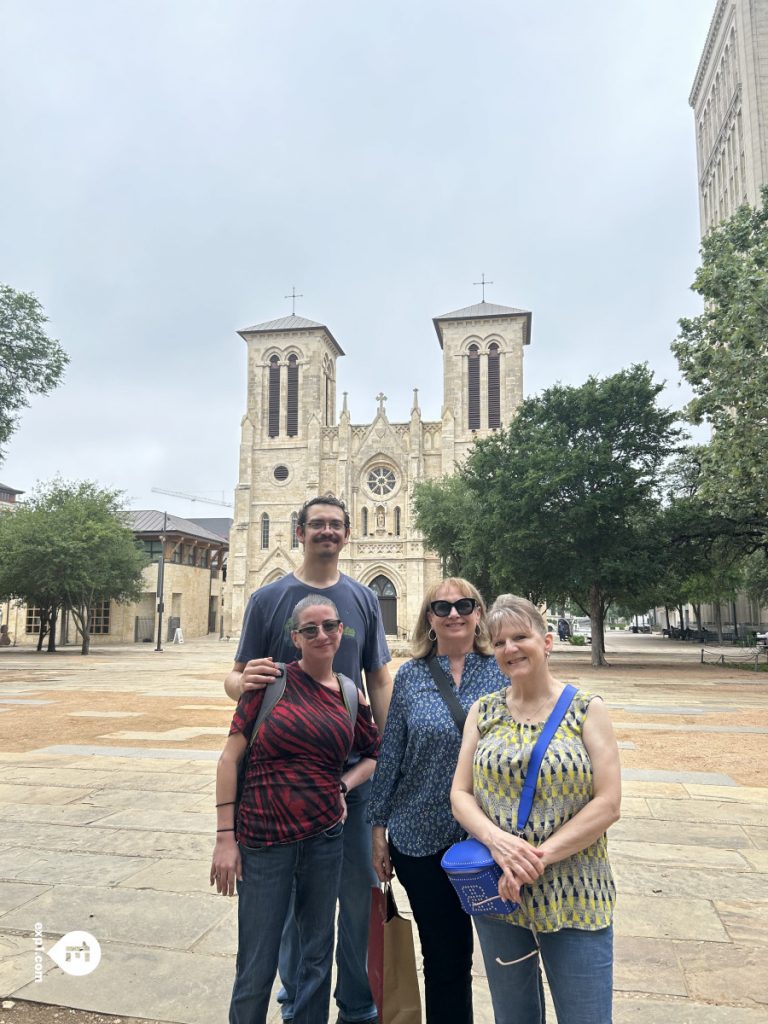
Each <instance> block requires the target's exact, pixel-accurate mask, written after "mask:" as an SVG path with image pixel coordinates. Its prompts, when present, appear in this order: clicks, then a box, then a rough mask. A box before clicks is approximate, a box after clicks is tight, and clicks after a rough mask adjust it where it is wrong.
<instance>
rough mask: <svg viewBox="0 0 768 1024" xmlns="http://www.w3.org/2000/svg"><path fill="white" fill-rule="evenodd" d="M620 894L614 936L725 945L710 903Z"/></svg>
mask: <svg viewBox="0 0 768 1024" xmlns="http://www.w3.org/2000/svg"><path fill="white" fill-rule="evenodd" d="M620 892H621V895H620V897H619V899H618V900H617V901H616V913H615V918H614V921H615V928H616V934H617V935H621V936H622V937H626V936H632V937H635V938H651V939H652V938H658V939H707V940H709V941H710V942H728V933H727V932H726V931H725V929H724V928H723V926H722V924H721V922H720V918H719V917H718V916H717V914H716V913H715V910H714V908H713V907H712V904H711V903H710V901H709V900H706V899H680V898H678V897H674V898H670V897H666V896H663V897H662V896H645V895H644V896H636V895H633V894H632V893H631V892H627V891H626V889H625V888H622V889H621V890H620ZM0 923H2V919H0Z"/></svg>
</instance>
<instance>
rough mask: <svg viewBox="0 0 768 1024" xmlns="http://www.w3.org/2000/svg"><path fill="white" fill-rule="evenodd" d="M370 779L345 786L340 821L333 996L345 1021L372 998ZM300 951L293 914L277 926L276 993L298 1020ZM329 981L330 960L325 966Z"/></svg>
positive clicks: (371, 1009) (357, 1016)
mask: <svg viewBox="0 0 768 1024" xmlns="http://www.w3.org/2000/svg"><path fill="white" fill-rule="evenodd" d="M370 795H371V782H370V780H369V781H368V782H364V783H363V784H362V785H361V786H356V787H355V789H353V790H350V792H349V794H348V796H347V820H346V823H345V825H344V861H343V866H342V869H341V885H340V887H339V921H338V930H339V938H338V944H337V946H336V965H337V980H336V988H335V990H334V993H333V995H334V998H335V1000H336V1005H337V1006H338V1008H339V1013H340V1015H341V1016H342V1017H343V1018H344V1020H346V1021H362V1020H369V1019H370V1018H371V1017H375V1016H376V1004H375V1003H374V1001H373V996H372V995H371V989H370V986H369V984H368V918H369V915H370V911H371V886H374V885H377V884H378V881H377V879H376V875H375V874H374V871H373V864H372V859H373V853H372V850H371V826H370V825H369V824H368V822H367V820H366V814H367V811H368V800H369V798H370ZM300 959H301V954H300V952H299V949H298V941H297V933H296V922H295V915H294V914H291V915H290V916H289V917H288V918H287V920H286V922H285V928H284V929H283V939H282V944H281V946H280V980H281V982H282V983H283V987H282V988H281V989H280V992H279V993H278V996H277V1001H278V1002H279V1003H280V1005H281V1010H282V1015H283V1020H298V1017H297V1014H296V994H297V978H298V974H299V966H300ZM328 971H329V978H328V984H329V985H330V964H329V966H328Z"/></svg>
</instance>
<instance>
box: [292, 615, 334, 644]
mask: <svg viewBox="0 0 768 1024" xmlns="http://www.w3.org/2000/svg"><path fill="white" fill-rule="evenodd" d="M340 622H341V619H324V620H323V622H321V623H320V626H322V627H323V632H324V633H327V634H328V636H331V634H333V633H335V632H336V630H337V629H338V628H339V623H340ZM320 626H316V625H315V624H314V623H311V624H310V625H309V626H297V628H296V629H295V630H294V633H301V635H302V636H305V637H306V638H307V640H314V639H315V637H316V636H317V634H318V633H319V632H320Z"/></svg>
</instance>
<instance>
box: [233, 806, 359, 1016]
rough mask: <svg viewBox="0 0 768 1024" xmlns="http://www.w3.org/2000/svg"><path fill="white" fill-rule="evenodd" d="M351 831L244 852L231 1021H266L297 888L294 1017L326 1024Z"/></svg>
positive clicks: (339, 829)
mask: <svg viewBox="0 0 768 1024" xmlns="http://www.w3.org/2000/svg"><path fill="white" fill-rule="evenodd" d="M343 833H344V828H343V826H342V825H341V823H339V824H338V825H334V826H333V828H330V829H328V831H327V832H323V833H321V834H320V835H319V836H313V837H312V838H310V839H301V840H299V841H298V842H296V843H285V844H282V845H279V846H263V847H260V848H258V849H251V848H249V847H247V846H241V847H240V855H241V857H242V863H243V877H242V880H241V881H239V882H238V883H237V894H238V897H239V900H238V908H237V930H238V944H237V967H236V973H235V984H234V988H233V989H232V1002H231V1003H230V1007H229V1024H265V1022H266V1019H267V1013H268V1011H269V997H270V993H271V991H272V984H273V982H274V980H275V974H276V973H277V959H278V953H279V949H280V936H281V934H282V931H283V924H284V922H285V915H286V913H287V912H288V906H289V903H290V900H291V890H292V888H293V889H294V890H295V904H294V906H295V909H294V914H295V920H296V927H297V933H298V945H299V950H300V961H301V965H300V970H299V974H298V977H297V982H296V1000H295V1004H294V1019H295V1021H296V1024H327V1021H328V1004H329V1002H330V995H331V985H330V971H331V954H332V950H333V925H334V913H335V910H336V894H337V891H338V885H339V877H340V875H341V861H342V850H343V840H342V836H343Z"/></svg>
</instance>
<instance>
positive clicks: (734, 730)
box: [613, 722, 768, 736]
mask: <svg viewBox="0 0 768 1024" xmlns="http://www.w3.org/2000/svg"><path fill="white" fill-rule="evenodd" d="M613 727H614V729H644V730H645V731H647V732H696V733H700V732H721V733H728V734H730V735H733V736H738V735H739V734H740V733H741V734H757V735H759V736H765V735H768V728H765V727H764V726H762V725H685V724H679V723H674V724H673V723H671V722H670V723H667V722H664V723H662V722H614V723H613Z"/></svg>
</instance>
